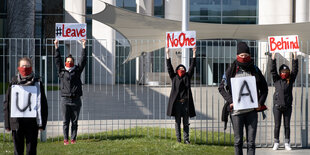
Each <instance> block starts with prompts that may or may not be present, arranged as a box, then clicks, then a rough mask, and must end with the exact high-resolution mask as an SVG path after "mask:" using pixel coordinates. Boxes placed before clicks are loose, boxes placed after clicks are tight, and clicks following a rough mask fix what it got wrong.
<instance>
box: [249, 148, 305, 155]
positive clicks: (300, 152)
mask: <svg viewBox="0 0 310 155" xmlns="http://www.w3.org/2000/svg"><path fill="white" fill-rule="evenodd" d="M292 149H293V150H291V151H286V150H285V149H284V148H280V149H279V150H277V151H273V150H272V148H257V149H256V155H310V148H309V149H303V148H292ZM244 154H246V150H244Z"/></svg>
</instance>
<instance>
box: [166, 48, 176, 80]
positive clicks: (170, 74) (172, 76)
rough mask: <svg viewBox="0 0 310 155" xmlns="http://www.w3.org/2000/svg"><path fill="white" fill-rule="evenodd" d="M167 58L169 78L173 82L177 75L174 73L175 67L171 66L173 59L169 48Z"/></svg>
mask: <svg viewBox="0 0 310 155" xmlns="http://www.w3.org/2000/svg"><path fill="white" fill-rule="evenodd" d="M166 56H167V70H168V74H169V77H170V79H171V80H172V79H173V78H174V76H175V75H176V73H175V72H174V71H173V66H172V64H171V59H170V55H169V49H168V48H166Z"/></svg>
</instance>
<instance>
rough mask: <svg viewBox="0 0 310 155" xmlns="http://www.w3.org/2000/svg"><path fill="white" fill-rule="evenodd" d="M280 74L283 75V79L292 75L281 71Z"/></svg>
mask: <svg viewBox="0 0 310 155" xmlns="http://www.w3.org/2000/svg"><path fill="white" fill-rule="evenodd" d="M280 76H281V79H287V78H289V77H290V73H281V74H280Z"/></svg>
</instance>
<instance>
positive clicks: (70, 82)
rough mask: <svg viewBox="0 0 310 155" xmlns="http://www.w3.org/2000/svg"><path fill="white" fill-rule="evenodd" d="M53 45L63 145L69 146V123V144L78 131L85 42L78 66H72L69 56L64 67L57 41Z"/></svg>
mask: <svg viewBox="0 0 310 155" xmlns="http://www.w3.org/2000/svg"><path fill="white" fill-rule="evenodd" d="M54 44H55V49H56V52H55V63H56V66H57V69H58V76H59V78H60V88H61V96H62V115H63V133H64V145H68V144H69V142H68V134H69V124H70V121H71V123H72V125H71V144H75V143H76V136H77V130H78V118H79V113H80V109H81V106H82V102H81V98H80V97H81V96H82V95H83V93H82V81H81V74H82V72H83V69H84V68H85V65H86V61H87V57H86V48H85V44H86V40H84V39H82V45H83V51H82V55H81V59H80V61H79V64H78V65H74V58H73V57H72V56H71V54H70V55H69V56H67V57H66V59H65V66H64V65H63V62H62V60H61V56H60V51H59V48H58V41H57V40H55V41H54Z"/></svg>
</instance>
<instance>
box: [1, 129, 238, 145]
mask: <svg viewBox="0 0 310 155" xmlns="http://www.w3.org/2000/svg"><path fill="white" fill-rule="evenodd" d="M181 135H183V134H181ZM0 138H1V139H0V142H9V141H12V138H11V135H10V134H6V135H5V138H4V137H3V134H0ZM143 138H144V139H148V138H149V139H154V138H155V139H158V140H167V141H175V142H176V136H175V130H174V129H171V128H158V127H136V128H130V129H121V130H113V131H107V132H99V133H89V134H81V135H78V138H77V139H78V141H80V140H85V141H90V142H100V141H105V140H112V141H114V140H127V139H143ZM190 140H191V144H192V145H217V146H232V145H233V141H234V139H233V135H230V134H227V133H225V134H224V133H221V132H220V133H218V132H213V133H212V132H206V131H200V130H190ZM55 141H63V136H58V137H53V138H48V139H47V142H55Z"/></svg>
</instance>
